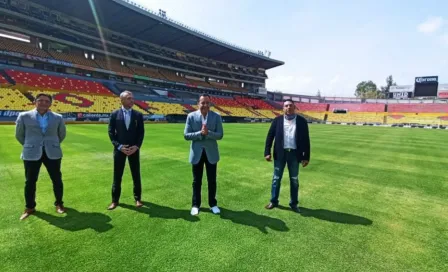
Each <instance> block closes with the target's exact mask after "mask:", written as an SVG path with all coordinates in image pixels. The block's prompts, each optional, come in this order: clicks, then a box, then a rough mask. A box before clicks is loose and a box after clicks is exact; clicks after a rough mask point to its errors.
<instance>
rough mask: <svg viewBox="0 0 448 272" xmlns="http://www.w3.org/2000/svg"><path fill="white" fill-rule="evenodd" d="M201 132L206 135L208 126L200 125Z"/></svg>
mask: <svg viewBox="0 0 448 272" xmlns="http://www.w3.org/2000/svg"><path fill="white" fill-rule="evenodd" d="M201 134H202V135H204V136H206V135H208V128H207V126H206V125H202V129H201Z"/></svg>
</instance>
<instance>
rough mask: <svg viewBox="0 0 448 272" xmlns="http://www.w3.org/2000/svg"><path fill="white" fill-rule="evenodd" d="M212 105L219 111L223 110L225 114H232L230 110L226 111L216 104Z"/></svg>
mask: <svg viewBox="0 0 448 272" xmlns="http://www.w3.org/2000/svg"><path fill="white" fill-rule="evenodd" d="M213 107H215V108H216V109H217V110H219V111H220V112H224V113H225V114H227V115H229V116H231V115H232V113H231V112H230V111H227V110H225V109H223V108H221V107H220V106H218V105H216V104H214V105H213Z"/></svg>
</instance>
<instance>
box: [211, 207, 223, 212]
mask: <svg viewBox="0 0 448 272" xmlns="http://www.w3.org/2000/svg"><path fill="white" fill-rule="evenodd" d="M210 210H212V213H214V214H219V213H220V212H221V211H220V210H219V208H218V206H214V207H211V208H210Z"/></svg>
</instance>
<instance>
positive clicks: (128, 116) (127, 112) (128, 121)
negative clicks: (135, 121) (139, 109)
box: [121, 106, 132, 129]
mask: <svg viewBox="0 0 448 272" xmlns="http://www.w3.org/2000/svg"><path fill="white" fill-rule="evenodd" d="M121 110H122V111H123V115H124V123H125V125H126V129H129V125H130V124H131V114H132V109H128V110H127V109H126V108H125V107H123V106H121Z"/></svg>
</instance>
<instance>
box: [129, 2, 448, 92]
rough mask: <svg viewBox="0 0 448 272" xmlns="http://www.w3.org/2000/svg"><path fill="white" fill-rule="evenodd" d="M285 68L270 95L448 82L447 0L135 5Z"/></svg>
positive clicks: (274, 76)
mask: <svg viewBox="0 0 448 272" xmlns="http://www.w3.org/2000/svg"><path fill="white" fill-rule="evenodd" d="M133 1H134V2H137V3H140V4H141V5H143V6H146V7H147V8H150V9H152V10H155V11H158V9H159V8H161V9H163V10H165V11H166V13H167V16H168V17H171V18H173V19H175V20H177V21H180V22H183V23H185V24H187V25H189V26H191V27H194V28H197V29H200V30H202V31H204V32H206V33H209V34H211V35H214V36H217V37H219V38H222V39H224V40H226V41H229V42H232V43H235V44H238V45H240V46H244V47H247V48H251V49H254V50H263V51H264V50H265V49H267V50H269V51H271V52H272V55H271V57H272V58H275V59H279V60H282V61H284V62H285V65H283V66H281V67H278V68H274V69H272V70H270V71H268V72H267V73H268V76H269V79H268V81H267V88H268V89H271V90H280V91H284V92H291V93H298V94H311V95H314V94H316V93H317V90H318V89H320V90H321V93H322V94H323V95H326V96H352V95H353V93H354V89H355V86H356V84H357V83H358V82H360V81H363V80H373V81H374V82H375V83H377V85H378V86H379V85H382V84H384V81H385V78H386V77H387V76H388V75H390V74H391V75H393V76H394V78H395V80H396V82H397V84H399V85H407V84H413V82H414V77H415V76H432V75H438V76H439V82H440V83H448V1H447V0H444V1H443V0H439V1H436V0H433V1H423V0H422V1H414V0H408V1H404V0H403V1H398V0H390V1H386V0H377V1H373V0H371V1H362V0H359V1H355V0H353V1H344V0H339V1H331V0H326V1H324V0H310V1H301V0H277V1H268V0H133Z"/></svg>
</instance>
